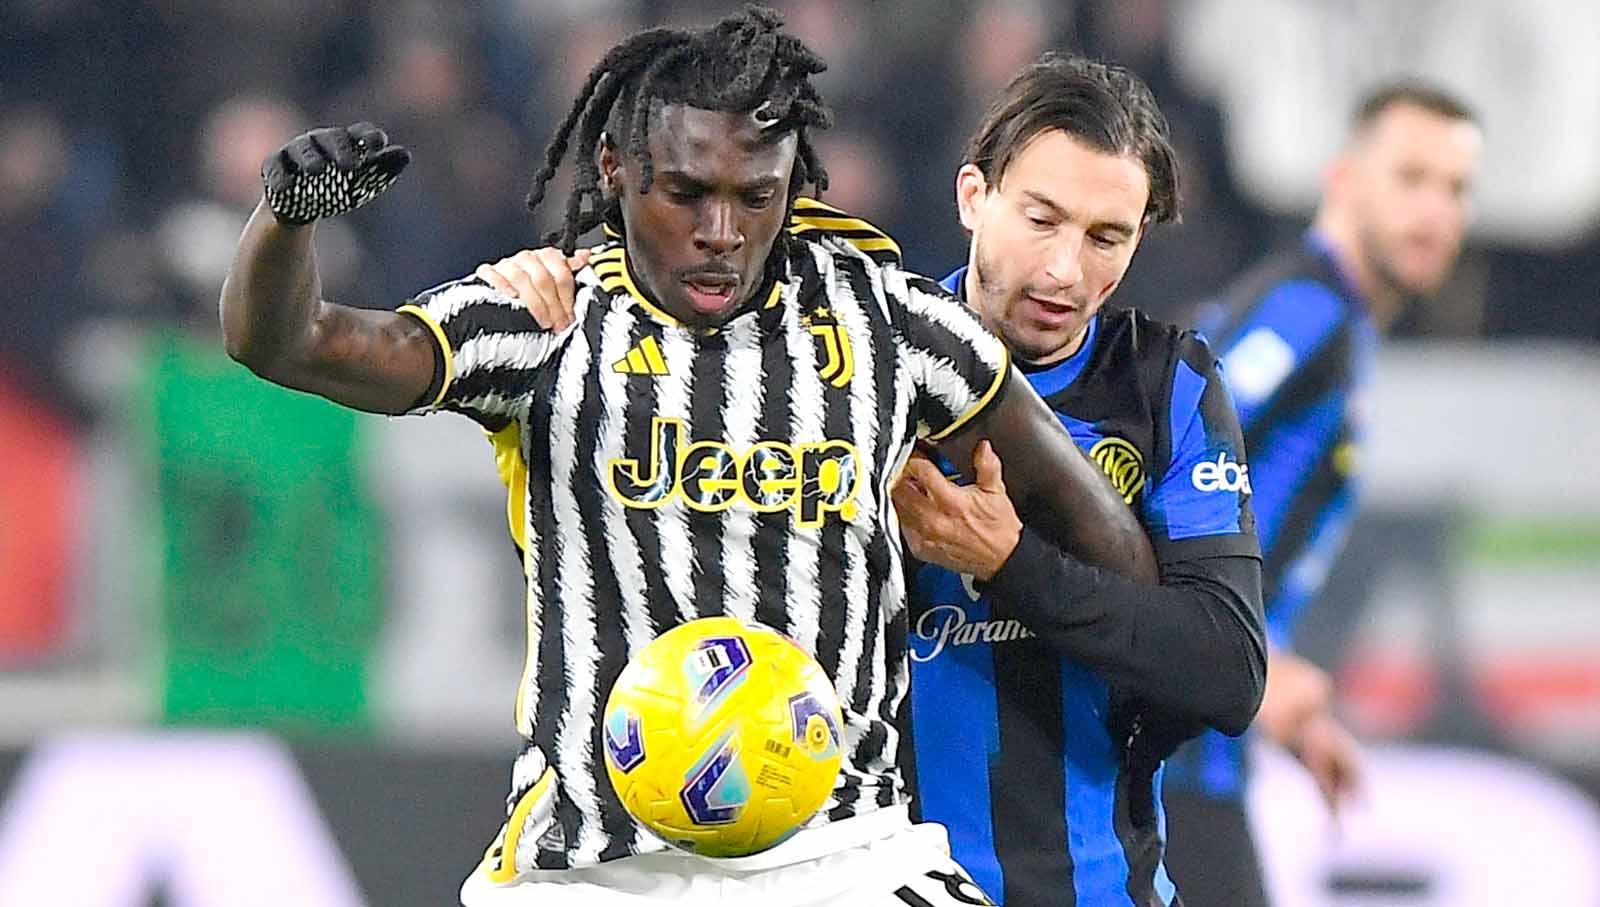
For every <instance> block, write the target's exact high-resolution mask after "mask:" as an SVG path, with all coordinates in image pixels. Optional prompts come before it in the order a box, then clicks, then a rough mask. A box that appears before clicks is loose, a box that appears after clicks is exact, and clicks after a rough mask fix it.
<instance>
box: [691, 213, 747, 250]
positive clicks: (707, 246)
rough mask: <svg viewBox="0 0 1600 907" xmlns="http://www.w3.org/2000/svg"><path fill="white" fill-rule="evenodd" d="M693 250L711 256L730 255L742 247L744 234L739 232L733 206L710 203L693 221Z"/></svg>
mask: <svg viewBox="0 0 1600 907" xmlns="http://www.w3.org/2000/svg"><path fill="white" fill-rule="evenodd" d="M694 245H695V248H696V249H698V250H700V251H702V252H709V253H711V254H712V255H731V254H733V253H734V252H737V251H739V249H740V248H742V247H743V246H744V234H743V233H741V232H740V230H739V224H738V221H737V220H736V219H735V217H734V213H733V206H732V205H730V204H729V203H727V202H725V201H712V202H710V203H708V204H707V205H706V206H705V208H704V209H703V210H702V212H701V215H700V217H698V218H696V219H695V230H694Z"/></svg>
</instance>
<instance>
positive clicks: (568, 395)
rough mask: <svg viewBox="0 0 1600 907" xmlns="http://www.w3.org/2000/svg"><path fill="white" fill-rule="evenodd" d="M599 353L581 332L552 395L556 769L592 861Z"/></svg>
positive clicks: (596, 851) (582, 854)
mask: <svg viewBox="0 0 1600 907" xmlns="http://www.w3.org/2000/svg"><path fill="white" fill-rule="evenodd" d="M592 358H593V355H592V353H591V351H590V349H589V342H588V338H587V337H585V336H584V335H583V334H582V333H581V332H580V333H578V334H575V335H574V336H573V338H572V341H571V345H570V347H569V348H568V350H567V355H566V356H565V357H564V358H563V359H562V360H561V363H560V365H559V366H558V367H559V369H560V371H559V373H558V374H557V376H556V382H555V388H554V397H553V399H552V401H551V412H552V413H553V414H554V415H553V418H552V419H551V423H552V424H551V437H550V473H551V479H552V481H551V483H550V484H551V489H550V490H551V496H550V498H551V506H552V507H553V508H554V511H555V514H554V515H555V524H556V525H557V526H570V527H573V531H570V532H563V533H561V534H560V535H559V536H558V537H557V538H556V539H555V542H556V552H557V554H558V556H559V558H560V560H559V565H560V569H559V570H558V571H557V572H556V586H557V588H558V594H559V595H560V596H561V604H562V608H561V650H562V653H563V656H564V667H565V669H566V703H565V708H564V709H563V710H562V713H561V726H560V729H559V731H558V732H557V734H556V750H557V755H556V773H557V775H558V776H559V777H560V778H561V783H562V785H563V786H564V787H565V788H566V792H567V795H568V797H569V799H571V801H572V803H573V805H574V806H576V807H577V809H578V812H579V814H580V815H582V816H583V823H582V825H581V826H580V827H579V829H580V830H579V838H578V840H577V841H576V842H568V843H569V846H573V847H574V854H573V858H574V859H575V860H581V861H584V862H593V861H595V860H597V859H599V857H600V851H601V850H602V849H603V848H604V847H605V844H606V841H605V837H606V836H605V831H604V829H603V828H602V827H601V824H600V797H599V791H598V790H597V786H598V785H597V777H596V775H597V773H596V772H595V764H596V758H595V757H596V754H595V752H594V749H593V743H592V741H593V731H594V714H595V709H596V704H595V701H596V698H597V691H596V688H597V687H598V686H599V683H600V677H599V670H598V668H599V663H600V648H599V645H598V643H597V641H596V639H595V637H596V635H597V632H598V630H597V628H596V626H595V601H594V577H593V573H592V571H591V570H590V566H589V565H590V561H589V540H588V538H587V537H586V536H585V535H584V533H583V532H582V531H580V530H578V529H577V527H580V526H582V525H583V513H582V511H581V510H580V508H579V507H578V499H577V495H575V494H574V493H573V485H574V482H573V476H574V473H575V471H576V470H577V468H578V463H577V453H578V437H577V424H578V416H579V410H580V405H581V403H582V402H583V395H584V386H583V385H584V379H585V378H586V377H587V375H588V371H589V364H590V362H591V361H592Z"/></svg>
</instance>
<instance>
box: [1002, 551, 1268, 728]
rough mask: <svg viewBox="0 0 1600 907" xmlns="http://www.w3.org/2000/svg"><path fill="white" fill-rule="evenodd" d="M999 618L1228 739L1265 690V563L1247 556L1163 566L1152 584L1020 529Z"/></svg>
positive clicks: (1247, 720) (1123, 687)
mask: <svg viewBox="0 0 1600 907" xmlns="http://www.w3.org/2000/svg"><path fill="white" fill-rule="evenodd" d="M987 591H988V593H989V595H990V597H991V600H992V601H993V602H994V607H995V610H996V614H997V616H998V615H1002V614H1003V615H1004V616H1007V617H1012V618H1015V619H1016V620H1018V621H1020V622H1021V623H1022V624H1023V626H1025V627H1027V628H1028V629H1029V630H1031V631H1032V632H1033V633H1035V634H1037V635H1038V636H1039V637H1040V639H1041V640H1043V641H1044V642H1045V643H1047V644H1048V645H1050V646H1051V647H1052V648H1054V649H1055V650H1056V651H1057V652H1059V653H1060V654H1061V655H1063V656H1065V657H1067V658H1071V659H1073V660H1075V661H1078V662H1080V663H1082V664H1083V665H1085V666H1087V667H1089V668H1091V669H1093V670H1094V671H1096V672H1097V673H1099V674H1100V675H1101V676H1102V677H1104V678H1105V679H1106V681H1107V683H1109V684H1111V686H1112V687H1114V688H1117V689H1119V690H1123V691H1125V692H1128V693H1131V694H1133V695H1136V696H1138V697H1140V698H1142V699H1145V700H1147V701H1149V702H1150V703H1152V704H1154V705H1157V706H1160V707H1162V708H1165V709H1169V710H1172V711H1174V712H1177V713H1180V714H1183V715H1188V716H1192V717H1193V718H1194V719H1195V720H1197V721H1201V722H1204V723H1205V724H1207V725H1210V726H1211V727H1214V728H1216V729H1217V730H1219V731H1222V732H1223V733H1225V734H1232V735H1238V734H1241V733H1243V732H1244V729H1245V728H1246V727H1248V726H1249V724H1250V720H1251V719H1252V718H1254V717H1255V713H1256V709H1257V708H1258V707H1259V706H1260V705H1261V695H1262V693H1263V691H1264V690H1265V689H1266V680H1267V647H1266V637H1265V631H1264V629H1263V620H1262V608H1261V561H1260V559H1259V558H1257V557H1253V556H1249V555H1238V554H1233V555H1222V556H1213V557H1195V558H1191V559H1188V560H1177V561H1169V562H1163V563H1162V565H1161V584H1160V585H1159V586H1147V585H1142V584H1139V583H1135V582H1133V581H1131V580H1128V579H1124V578H1123V577H1121V576H1118V575H1117V574H1115V573H1112V572H1111V571H1109V570H1103V569H1101V568H1098V567H1093V566H1090V565H1088V564H1085V563H1083V562H1082V561H1080V560H1078V559H1076V558H1074V557H1072V556H1071V555H1069V554H1066V553H1065V552H1063V551H1061V550H1060V549H1059V548H1058V547H1056V546H1055V545H1054V544H1052V543H1051V542H1050V541H1049V540H1048V539H1046V538H1045V537H1044V536H1042V535H1040V534H1039V533H1038V532H1036V531H1035V530H1033V529H1031V528H1027V527H1024V529H1023V531H1022V538H1021V540H1020V541H1019V542H1018V543H1017V547H1016V550H1015V551H1013V552H1012V553H1011V557H1010V559H1008V560H1007V561H1006V563H1005V565H1004V566H1002V567H1001V568H1000V571H999V572H998V573H996V574H995V576H994V579H993V580H992V581H990V583H989V584H988V587H987Z"/></svg>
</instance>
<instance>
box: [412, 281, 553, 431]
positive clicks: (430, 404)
mask: <svg viewBox="0 0 1600 907" xmlns="http://www.w3.org/2000/svg"><path fill="white" fill-rule="evenodd" d="M398 311H399V312H401V313H402V314H405V315H410V316H411V317H413V318H416V319H417V320H418V321H421V322H422V323H423V324H424V325H425V326H426V327H427V328H428V331H429V333H430V334H432V335H433V338H434V341H435V343H436V344H437V345H438V346H437V349H438V352H439V356H438V357H437V358H436V359H435V363H436V367H435V375H434V382H433V385H432V386H431V387H430V388H429V391H430V392H431V395H424V398H423V399H422V400H421V401H419V404H418V406H417V407H416V408H415V409H413V410H412V411H413V412H418V413H422V412H432V411H435V410H450V411H453V412H459V413H462V414H464V415H467V416H470V417H471V418H473V419H475V420H476V421H478V422H479V423H481V424H483V426H484V427H486V428H488V429H490V430H491V431H498V430H499V429H500V428H502V427H504V426H505V425H506V424H508V423H509V422H511V421H512V420H514V419H516V418H518V416H520V415H521V414H522V412H523V411H524V410H525V408H526V406H527V398H528V394H529V392H530V391H531V389H532V386H533V379H534V377H535V376H536V375H537V374H538V371H539V369H540V367H542V366H543V365H544V364H545V363H546V362H548V361H549V360H550V359H551V358H552V357H553V356H554V354H555V352H556V351H557V350H558V349H559V348H560V346H561V342H562V340H563V339H564V338H565V336H566V333H565V332H563V333H559V334H553V333H551V332H549V331H546V330H545V329H543V328H541V327H540V326H539V323H538V322H537V321H535V320H534V319H533V316H532V315H530V314H529V313H528V310H527V309H526V308H524V307H523V306H522V304H521V303H520V302H518V301H517V300H516V299H514V298H512V297H509V296H505V295H502V294H501V293H499V292H498V291H496V290H494V289H493V288H491V287H490V286H489V285H488V284H486V283H484V282H483V281H481V280H479V279H478V278H476V277H469V278H466V279H464V280H457V281H453V282H451V283H447V284H442V285H440V286H437V287H434V288H433V289H431V290H427V291H425V292H423V293H420V294H418V295H417V296H416V297H415V298H413V299H412V300H411V301H409V302H407V303H406V304H405V305H403V306H401V307H400V308H399V310H398ZM568 330H570V328H569V329H568Z"/></svg>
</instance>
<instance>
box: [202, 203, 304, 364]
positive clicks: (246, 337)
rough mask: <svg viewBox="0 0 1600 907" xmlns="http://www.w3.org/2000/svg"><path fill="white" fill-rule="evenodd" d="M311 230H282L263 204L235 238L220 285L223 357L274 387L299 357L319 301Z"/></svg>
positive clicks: (298, 228)
mask: <svg viewBox="0 0 1600 907" xmlns="http://www.w3.org/2000/svg"><path fill="white" fill-rule="evenodd" d="M314 230H315V226H314V225H307V226H304V227H295V228H290V227H285V226H283V225H281V224H279V223H278V221H277V219H276V218H274V217H273V215H272V211H271V209H269V208H268V207H267V205H266V203H265V202H262V203H261V204H259V205H257V206H256V210H255V212H254V213H253V214H251V216H250V221H249V223H247V224H246V225H245V228H244V233H243V234H242V235H241V236H240V237H239V246H238V248H237V250H236V251H235V252H234V258H233V263H232V265H231V266H230V267H229V268H228V275H227V277H226V278H225V279H224V280H223V283H222V302H221V306H222V336H223V340H224V342H225V343H226V345H227V350H228V355H229V356H231V357H233V359H234V360H236V361H238V362H240V363H242V364H244V365H246V366H248V367H249V368H250V370H251V371H254V372H255V373H256V374H258V375H261V376H262V377H264V378H268V379H271V380H274V381H283V380H284V377H283V376H285V375H286V374H290V373H292V371H293V369H292V363H293V362H294V361H295V360H297V359H300V358H302V357H303V355H304V347H305V346H306V344H307V338H308V336H309V335H310V333H311V327H312V323H313V320H314V318H315V315H316V308H317V305H318V303H319V302H320V300H321V287H322V282H321V280H320V279H319V277H318V276H317V263H316V252H315V250H314V248H313V245H312V233H313V231H314Z"/></svg>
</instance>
